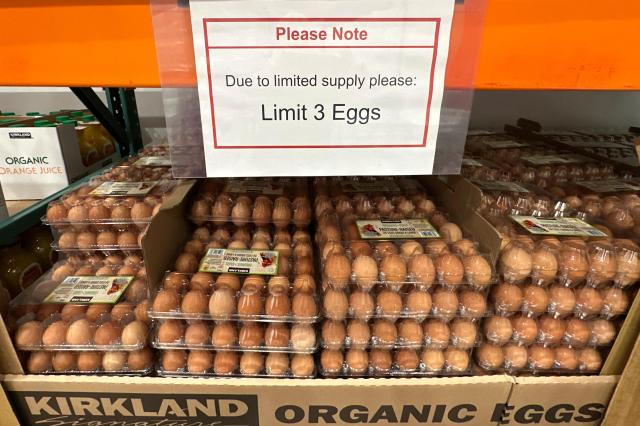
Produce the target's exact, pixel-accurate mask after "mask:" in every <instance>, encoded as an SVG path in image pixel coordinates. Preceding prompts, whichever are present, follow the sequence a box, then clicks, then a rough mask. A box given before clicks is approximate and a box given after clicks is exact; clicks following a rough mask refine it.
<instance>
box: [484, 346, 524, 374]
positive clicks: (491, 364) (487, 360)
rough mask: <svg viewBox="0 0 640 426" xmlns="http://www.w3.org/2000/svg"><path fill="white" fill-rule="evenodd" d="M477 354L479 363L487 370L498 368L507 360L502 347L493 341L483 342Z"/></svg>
mask: <svg viewBox="0 0 640 426" xmlns="http://www.w3.org/2000/svg"><path fill="white" fill-rule="evenodd" d="M525 353H526V350H525ZM475 355H476V360H477V361H478V365H480V367H482V368H484V369H485V370H498V369H500V368H501V367H502V365H503V364H504V362H505V359H504V353H503V351H502V347H500V346H497V345H493V344H491V343H483V344H482V345H480V346H479V347H478V349H476V351H475ZM525 359H526V358H525Z"/></svg>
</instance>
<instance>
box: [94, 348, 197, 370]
mask: <svg viewBox="0 0 640 426" xmlns="http://www.w3.org/2000/svg"><path fill="white" fill-rule="evenodd" d="M105 356H106V354H105ZM186 360H187V353H186V352H185V351H183V350H165V351H162V358H161V362H162V369H163V370H164V371H178V370H183V369H184V368H185V363H186Z"/></svg>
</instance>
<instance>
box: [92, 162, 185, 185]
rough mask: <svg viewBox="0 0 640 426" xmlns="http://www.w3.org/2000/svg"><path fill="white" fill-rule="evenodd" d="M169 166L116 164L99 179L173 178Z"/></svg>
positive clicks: (108, 180) (146, 179) (133, 180)
mask: <svg viewBox="0 0 640 426" xmlns="http://www.w3.org/2000/svg"><path fill="white" fill-rule="evenodd" d="M172 178H173V175H172V174H171V168H169V167H148V166H134V165H122V164H119V165H116V166H113V167H112V168H111V169H109V170H107V171H105V172H104V173H103V174H102V175H100V176H99V177H98V178H97V179H98V180H99V181H102V182H148V181H158V180H169V179H172Z"/></svg>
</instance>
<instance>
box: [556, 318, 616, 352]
mask: <svg viewBox="0 0 640 426" xmlns="http://www.w3.org/2000/svg"><path fill="white" fill-rule="evenodd" d="M589 326H590V328H591V340H592V342H593V343H594V344H596V345H598V346H603V345H608V344H610V343H611V342H613V340H614V339H615V338H616V327H615V326H614V325H613V323H612V322H611V321H607V320H605V319H595V320H593V321H591V322H590V323H589ZM567 328H568V327H567Z"/></svg>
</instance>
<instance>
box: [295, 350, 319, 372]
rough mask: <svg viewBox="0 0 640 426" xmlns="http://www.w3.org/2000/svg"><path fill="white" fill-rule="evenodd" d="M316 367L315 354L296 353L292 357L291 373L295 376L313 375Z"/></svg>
mask: <svg viewBox="0 0 640 426" xmlns="http://www.w3.org/2000/svg"><path fill="white" fill-rule="evenodd" d="M314 368H315V364H314V362H313V355H310V354H294V355H293V356H292V357H291V373H292V374H293V376H294V377H311V376H312V375H313V370H314Z"/></svg>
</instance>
